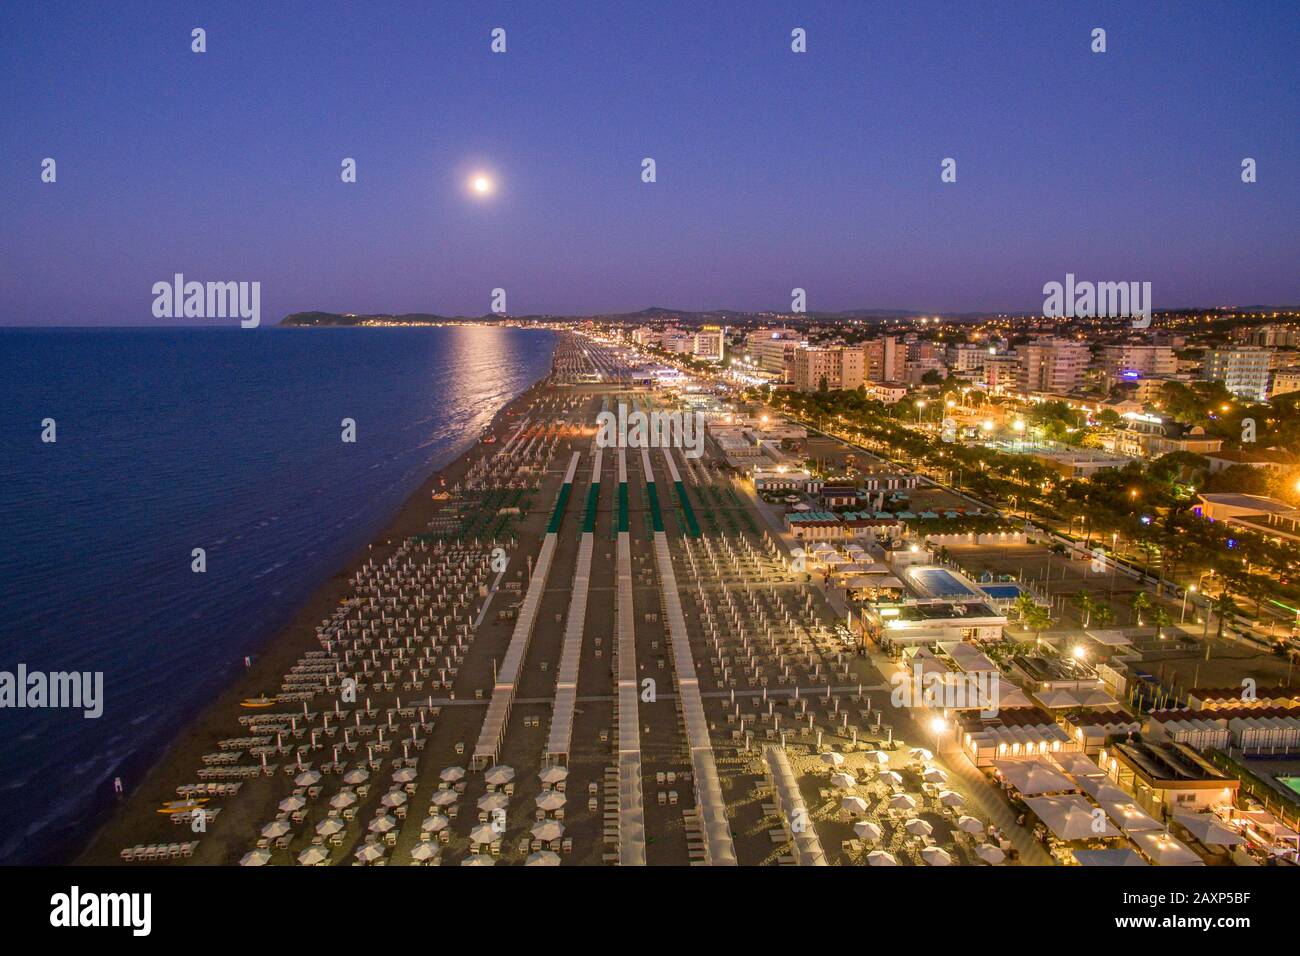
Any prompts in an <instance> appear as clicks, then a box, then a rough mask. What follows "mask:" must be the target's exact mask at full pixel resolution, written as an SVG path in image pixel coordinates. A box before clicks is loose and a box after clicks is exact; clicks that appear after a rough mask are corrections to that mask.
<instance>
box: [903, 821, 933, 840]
mask: <svg viewBox="0 0 1300 956" xmlns="http://www.w3.org/2000/svg"><path fill="white" fill-rule="evenodd" d="M903 828H904V829H905V830H907V832H908V833H910V834H912V835H913V836H923V837H927V836H929V835H930V834H931V833H933V832H934V827H932V826H930V824H928V823H926V822H925V821H924V820H922V819H921V818H920V817H915V818H914V819H911V820H908V821H907V822H906V823H904V824H903Z"/></svg>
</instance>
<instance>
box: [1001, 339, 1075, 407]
mask: <svg viewBox="0 0 1300 956" xmlns="http://www.w3.org/2000/svg"><path fill="white" fill-rule="evenodd" d="M1016 358H1017V359H1018V360H1019V362H1020V368H1019V373H1018V375H1017V376H1016V387H1017V388H1019V389H1020V390H1021V391H1022V392H1026V393H1029V392H1053V393H1056V394H1064V393H1066V392H1069V391H1070V390H1071V389H1073V388H1074V387H1075V386H1077V385H1078V384H1079V383H1080V382H1081V381H1082V380H1083V373H1084V372H1085V371H1086V370H1087V368H1088V362H1089V360H1090V358H1091V353H1090V352H1089V349H1088V346H1087V344H1086V343H1084V342H1075V341H1073V340H1072V339H1040V340H1038V341H1036V342H1031V343H1029V344H1028V345H1021V346H1019V347H1017V349H1016Z"/></svg>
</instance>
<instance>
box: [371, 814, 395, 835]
mask: <svg viewBox="0 0 1300 956" xmlns="http://www.w3.org/2000/svg"><path fill="white" fill-rule="evenodd" d="M395 826H397V821H396V820H394V819H393V818H392V817H391V816H389V815H388V814H387V813H385V814H384V815H383V816H381V817H375V818H374V819H373V820H371V821H370V826H369V827H368V829H369V830H370V832H371V833H387V832H388V831H389V830H391V829H393V828H394V827H395Z"/></svg>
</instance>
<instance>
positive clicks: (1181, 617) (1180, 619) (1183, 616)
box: [1178, 584, 1196, 624]
mask: <svg viewBox="0 0 1300 956" xmlns="http://www.w3.org/2000/svg"><path fill="white" fill-rule="evenodd" d="M1195 593H1196V585H1195V584H1189V585H1187V590H1186V591H1184V592H1183V613H1182V614H1180V615H1178V623H1179V624H1182V623H1183V622H1184V621H1186V620H1187V595H1189V594H1195Z"/></svg>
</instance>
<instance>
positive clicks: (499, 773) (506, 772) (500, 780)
mask: <svg viewBox="0 0 1300 956" xmlns="http://www.w3.org/2000/svg"><path fill="white" fill-rule="evenodd" d="M483 779H484V781H486V782H487V783H488V784H489V785H490V786H493V787H500V786H503V785H505V784H507V783H509V782H510V781H511V780H513V779H515V768H514V767H507V766H506V765H505V764H503V763H502V764H497V765H496V766H495V767H493V768H492V769H491V770H489V771H488V772H487V773H485V774H483Z"/></svg>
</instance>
